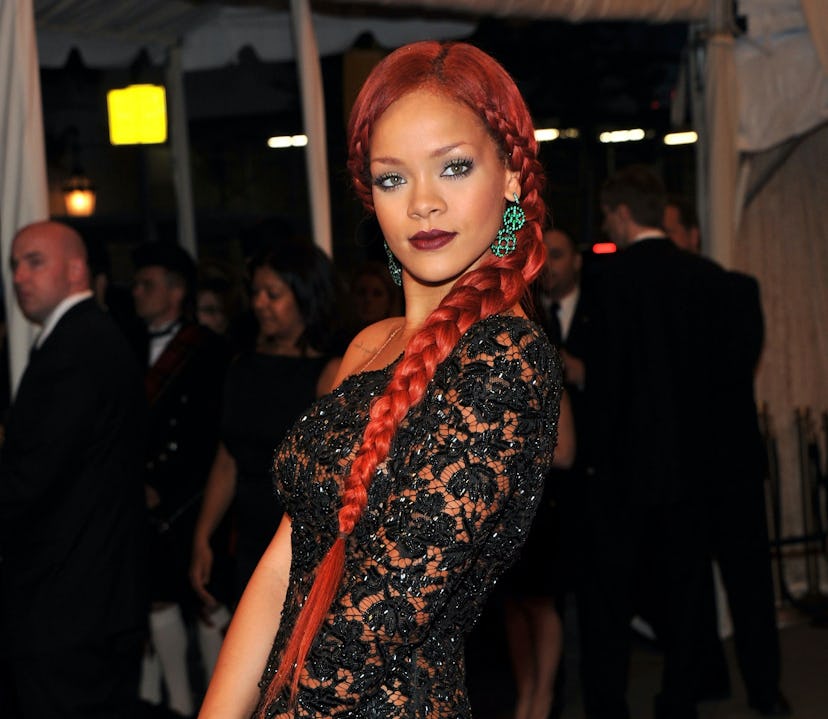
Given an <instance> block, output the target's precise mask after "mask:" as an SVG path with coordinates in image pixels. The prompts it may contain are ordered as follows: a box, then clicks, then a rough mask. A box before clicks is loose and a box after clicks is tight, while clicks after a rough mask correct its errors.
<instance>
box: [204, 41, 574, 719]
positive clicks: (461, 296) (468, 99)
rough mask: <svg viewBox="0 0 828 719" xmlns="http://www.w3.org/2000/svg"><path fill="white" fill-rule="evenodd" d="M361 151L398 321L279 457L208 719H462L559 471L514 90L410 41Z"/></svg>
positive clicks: (485, 71) (379, 75)
mask: <svg viewBox="0 0 828 719" xmlns="http://www.w3.org/2000/svg"><path fill="white" fill-rule="evenodd" d="M349 152H350V155H349V169H350V171H351V177H352V179H353V181H354V185H355V187H356V190H357V193H358V195H359V197H360V199H361V200H362V202H363V204H364V205H365V206H366V208H368V209H369V210H370V211H372V212H375V213H376V215H377V219H378V221H379V225H380V227H381V229H382V232H383V235H384V237H385V240H386V243H387V245H388V254H389V265H390V270H391V273H392V276H394V277H396V278H397V279H398V280H399V281H400V282H401V283H402V287H403V292H404V294H405V316H404V317H393V318H389V319H386V320H383V321H381V322H378V323H375V324H373V325H370V326H369V327H367V328H366V329H364V330H363V331H361V332H360V333H359V334H358V335H357V337H356V338H355V339H354V341H353V342H352V343H351V346H350V347H349V349H348V351H347V352H346V354H345V356H344V358H343V361H342V366H341V367H340V370H339V373H338V375H337V380H336V381H335V385H336V386H335V389H334V390H333V391H332V392H331V393H330V394H328V395H325V396H324V397H322V398H320V399H319V400H318V401H317V402H316V403H314V405H313V407H312V408H311V409H309V410H308V412H306V413H305V414H303V416H302V418H301V419H300V420H299V421H298V422H297V423H296V424H295V425H294V427H293V428H292V430H291V431H290V432H288V435H287V436H286V438H285V440H284V441H283V443H282V445H281V446H280V448H279V449H278V450H277V452H276V458H275V461H274V472H275V477H276V487H277V491H278V493H279V496H280V497H281V498H282V499H283V501H284V502H285V503H286V507H285V515H284V517H283V519H282V522H281V524H280V525H279V529H278V531H277V532H276V535H275V537H274V538H273V541H272V542H271V543H270V545H269V546H268V548H267V550H266V551H265V554H264V556H263V557H262V560H261V562H260V563H259V565H258V567H257V568H256V571H255V572H254V573H253V576H252V578H251V580H250V582H249V583H248V585H247V589H246V590H245V593H244V595H243V597H242V599H241V601H240V603H239V606H238V609H237V611H236V614H235V616H234V618H233V621H232V623H231V625H230V629H229V630H228V633H227V637H226V638H225V642H224V646H223V647H222V651H221V655H220V656H219V660H218V664H217V666H216V671H215V673H214V675H213V681H212V682H211V684H210V687H209V689H208V691H207V695H206V697H205V700H204V704H203V706H202V710H201V715H200V716H202V717H204V718H207V717H221V719H227V718H228V717H238V718H241V717H249V716H250V715H251V712H254V713H255V716H256V717H267V718H272V717H280V719H287V717H342V718H343V719H344V718H345V717H349V718H351V719H362V718H365V719H368V717H371V718H377V719H397V718H401V717H412V718H413V717H422V718H425V717H434V718H435V719H436V718H438V717H440V718H444V719H464V718H466V717H468V716H469V715H470V708H469V702H468V696H467V692H466V688H465V669H464V667H465V662H464V656H463V636H464V633H465V632H467V631H468V630H469V629H470V628H471V626H472V625H473V624H474V622H475V621H476V619H477V617H478V616H479V614H480V610H481V607H482V605H483V602H484V600H485V598H486V595H487V594H488V592H489V591H490V590H491V588H492V586H493V584H494V583H495V581H496V580H497V578H498V577H499V576H500V575H501V574H502V572H503V571H504V569H505V568H506V567H507V566H508V565H509V564H510V563H511V562H512V561H514V558H515V556H516V554H517V552H518V550H519V548H520V545H521V544H522V543H523V541H524V539H525V536H526V532H527V531H528V528H529V524H530V522H531V520H532V517H533V515H534V513H535V509H536V508H537V504H538V501H539V499H540V495H541V491H542V488H543V477H544V475H545V474H546V472H547V470H548V468H549V464H550V462H551V459H552V454H553V449H554V446H555V441H556V425H557V417H558V402H559V398H560V392H561V374H560V363H559V360H558V356H557V353H556V352H555V350H554V348H553V347H552V346H551V345H550V343H549V341H548V340H547V339H546V336H545V335H544V333H543V330H542V329H541V328H540V327H539V326H538V325H536V324H535V323H533V322H531V321H530V320H528V319H527V317H526V314H525V312H524V309H523V307H522V306H521V300H522V299H523V298H524V297H525V296H526V294H527V286H528V283H529V282H531V280H532V279H533V278H534V277H535V276H536V275H537V273H538V272H539V271H540V268H541V266H542V265H543V260H544V248H543V244H542V242H541V225H542V222H543V221H544V220H545V207H544V204H543V200H542V199H541V195H540V192H541V189H542V185H543V177H542V168H541V165H540V163H539V161H538V159H537V142H536V141H535V138H534V129H533V127H532V122H531V118H530V116H529V112H528V110H527V109H526V105H525V103H524V102H523V99H522V98H521V96H520V94H519V92H518V90H517V88H516V86H515V84H514V82H513V81H512V79H511V78H510V77H509V76H508V74H507V73H506V72H505V70H503V68H502V67H501V66H500V65H499V64H497V62H496V61H494V60H493V59H492V58H491V57H489V56H488V55H486V54H485V53H483V52H481V51H480V50H477V49H476V48H474V47H471V46H469V45H465V44H443V43H438V42H424V43H416V44H414V45H409V46H406V47H403V48H401V49H399V50H397V51H395V52H393V53H391V54H390V55H389V56H388V57H386V58H385V59H384V60H383V61H381V62H380V63H379V64H378V65H377V66H376V68H374V70H373V71H372V73H371V75H370V76H369V78H368V80H367V81H366V83H365V85H364V87H363V88H362V90H361V91H360V94H359V96H358V97H357V100H356V103H355V105H354V109H353V111H352V115H351V121H350V123H349ZM274 636H275V639H274Z"/></svg>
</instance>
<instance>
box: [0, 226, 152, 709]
mask: <svg viewBox="0 0 828 719" xmlns="http://www.w3.org/2000/svg"><path fill="white" fill-rule="evenodd" d="M10 261H11V269H12V272H13V280H14V291H15V295H16V297H17V302H18V304H19V306H20V309H21V311H22V312H23V314H24V315H25V316H26V318H27V319H29V320H30V321H31V322H33V323H35V324H37V325H39V327H40V331H39V333H38V335H37V337H36V340H35V343H34V346H33V348H32V353H31V355H30V358H29V362H28V365H27V367H26V369H25V372H24V374H23V377H22V379H21V382H20V386H19V388H18V391H17V396H16V398H15V400H14V402H13V404H12V407H11V410H10V413H9V419H8V423H7V428H6V440H5V443H4V445H3V449H2V454H0V556H2V563H0V652H2V653H4V655H5V656H4V661H5V662H6V663H7V665H8V667H9V668H10V674H11V681H12V687H13V691H12V694H13V696H7V695H4V696H0V716H13V717H15V716H20V717H26V718H28V717H32V718H34V717H37V719H47V718H50V717H55V718H57V717H61V719H68V718H69V717H72V718H75V717H77V718H80V717H84V718H90V719H91V717H99V718H103V717H113V718H114V717H130V716H132V715H133V713H134V711H135V708H136V707H135V697H136V695H137V681H138V673H139V667H140V657H141V646H142V642H143V638H144V634H145V633H144V623H145V616H146V602H145V597H146V592H145V588H144V579H143V563H144V548H143V544H144V542H143V533H144V531H145V517H144V494H143V484H142V477H141V467H142V459H143V455H142V450H143V417H144V413H145V407H144V399H143V386H142V382H141V376H140V372H139V370H138V367H137V366H136V363H135V361H134V359H133V354H132V353H131V351H130V349H129V347H128V345H127V344H126V341H125V340H124V339H123V336H122V335H121V333H120V331H119V330H118V328H117V326H116V325H115V324H114V322H113V321H112V320H111V319H110V318H109V317H108V316H107V314H106V313H105V312H104V311H102V310H101V309H100V308H99V307H98V305H97V303H96V302H95V300H94V299H93V298H92V293H91V292H90V290H89V271H88V268H87V263H86V252H85V249H84V245H83V242H82V240H81V238H80V236H79V235H78V234H77V233H76V232H75V231H74V230H72V229H71V228H70V227H68V226H66V225H62V224H59V223H56V222H40V223H36V224H32V225H28V226H27V227H24V228H23V229H22V230H20V231H19V232H18V234H17V236H16V237H15V239H14V242H13V244H12V251H11V259H10ZM15 712H17V713H15Z"/></svg>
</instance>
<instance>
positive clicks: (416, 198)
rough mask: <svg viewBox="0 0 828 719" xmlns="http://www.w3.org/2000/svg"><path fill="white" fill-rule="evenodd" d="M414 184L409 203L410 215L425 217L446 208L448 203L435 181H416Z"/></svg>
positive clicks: (419, 217)
mask: <svg viewBox="0 0 828 719" xmlns="http://www.w3.org/2000/svg"><path fill="white" fill-rule="evenodd" d="M413 184H414V187H413V189H412V192H411V196H410V198H409V203H408V214H409V216H410V217H414V218H418V219H425V218H427V217H430V216H431V215H433V214H434V213H439V212H443V211H444V210H445V209H446V203H445V201H444V200H443V197H442V195H441V194H440V193H439V192H438V190H437V188H436V187H435V186H434V184H433V183H431V182H415V183H413Z"/></svg>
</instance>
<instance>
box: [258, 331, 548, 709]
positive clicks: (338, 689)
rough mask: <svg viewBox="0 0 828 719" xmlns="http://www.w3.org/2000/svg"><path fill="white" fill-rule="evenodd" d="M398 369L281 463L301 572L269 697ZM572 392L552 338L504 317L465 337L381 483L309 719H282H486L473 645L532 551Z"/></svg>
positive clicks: (363, 376)
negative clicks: (355, 462)
mask: <svg viewBox="0 0 828 719" xmlns="http://www.w3.org/2000/svg"><path fill="white" fill-rule="evenodd" d="M393 366H394V365H392V366H391V367H388V368H385V369H382V370H377V371H370V372H363V373H360V374H356V375H353V376H351V377H349V378H348V379H346V380H345V381H344V382H343V383H342V384H341V385H340V386H339V387H338V388H337V389H336V390H334V392H332V393H331V394H329V395H327V396H325V397H323V398H321V399H320V400H318V401H317V402H316V403H315V404H314V405H313V406H312V407H311V408H310V410H309V411H308V412H307V414H305V415H304V416H303V417H302V418H301V419H300V420H299V421H298V422H297V423H296V425H295V426H294V427H293V429H292V431H291V432H289V433H288V435H287V437H286V439H285V441H284V442H283V443H282V445H281V446H280V448H279V449H278V450H277V452H276V457H275V463H274V470H275V474H276V485H277V491H278V493H279V495H280V497H281V498H282V501H283V503H284V505H285V507H286V510H287V512H288V514H289V515H290V517H291V519H292V523H293V524H292V564H291V569H290V582H289V586H288V590H287V598H286V600H285V608H284V610H283V614H282V621H281V626H280V628H279V631H278V633H277V635H276V639H275V642H274V646H273V650H272V652H271V655H270V659H269V661H268V665H267V667H266V669H265V672H264V676H263V679H262V682H261V686H262V687H265V686H266V685H267V683H268V682H269V680H270V678H271V677H272V674H273V672H274V671H275V669H276V667H277V666H278V663H279V659H280V658H281V652H282V649H283V647H284V645H285V643H286V641H287V638H288V636H289V634H290V631H291V628H292V627H293V625H294V623H295V620H296V616H297V614H298V611H299V609H300V607H301V603H302V601H303V600H304V597H306V596H307V592H308V590H309V587H310V585H311V582H312V579H313V576H314V570H315V568H316V566H317V564H318V563H319V562H320V560H321V559H322V557H323V556H324V554H325V553H326V551H327V549H328V548H329V547H330V545H331V544H332V542H333V540H334V538H335V537H336V534H337V526H338V525H337V517H336V512H337V509H338V508H339V505H340V495H341V493H342V483H343V479H344V477H345V474H346V472H347V469H348V467H349V466H350V464H351V461H352V459H353V457H354V453H355V450H356V448H357V447H358V445H359V442H360V439H361V437H362V432H363V430H364V427H365V423H366V421H367V412H368V407H369V405H370V402H371V399H372V398H373V397H375V396H377V395H378V394H380V393H381V392H382V390H383V388H384V387H385V386H386V384H387V382H388V380H389V378H390V376H391V372H392V369H393ZM560 392H561V372H560V362H559V360H558V356H557V353H556V352H555V350H554V349H553V347H552V346H551V345H550V344H549V342H548V340H547V339H546V336H545V334H544V333H543V331H542V330H541V329H540V328H539V327H538V326H537V325H535V324H533V323H531V322H529V321H528V320H525V319H523V318H518V317H514V316H507V315H498V316H492V317H489V318H488V319H485V320H481V321H480V322H478V323H476V324H475V325H474V326H472V327H471V328H470V329H469V330H468V331H467V332H466V333H465V335H464V336H463V337H462V338H461V339H460V342H459V343H458V345H457V347H455V349H454V350H453V352H452V353H451V355H450V356H449V357H448V358H447V359H446V360H445V361H444V362H443V363H441V364H440V366H439V367H438V368H437V371H436V373H435V376H434V378H433V379H432V381H431V382H430V384H429V385H428V388H427V390H426V393H425V396H424V398H423V400H422V402H421V403H420V404H418V405H417V406H416V407H414V408H412V409H411V410H409V413H408V415H407V416H406V418H405V419H404V421H403V423H402V425H401V426H400V428H399V429H398V431H397V433H396V435H395V438H394V440H393V442H392V445H391V449H390V452H389V458H388V460H387V461H386V462H383V463H382V464H381V465H380V466H379V468H378V469H377V474H376V477H375V479H374V480H373V482H372V484H371V487H370V489H369V492H368V506H367V509H366V511H365V513H364V515H363V517H362V519H361V520H360V522H359V524H358V526H357V528H356V530H355V532H354V533H353V535H352V536H351V537H349V539H348V545H347V554H346V556H347V558H346V566H345V575H344V580H343V583H342V587H341V589H340V591H339V594H338V595H337V598H336V599H335V600H334V603H333V605H332V608H331V610H330V612H329V614H328V616H327V618H326V620H325V621H324V623H323V625H322V628H321V630H320V633H319V635H318V636H317V638H316V640H315V642H314V645H313V647H312V648H311V650H310V653H309V655H308V660H307V662H306V663H305V667H304V669H303V670H302V675H301V678H300V685H299V693H298V697H297V705H296V706H295V707H294V708H290V707H289V703H288V699H287V697H286V696H284V695H283V696H282V697H281V698H280V699H278V700H277V701H276V702H275V703H274V704H273V705H271V706H269V707H268V708H267V716H268V717H277V716H278V717H287V716H300V717H322V716H324V717H353V718H354V719H363V718H364V719H367V718H368V717H371V718H372V719H373V718H377V719H380V718H389V719H390V718H391V717H412V718H413V717H422V718H423V719H425V718H426V717H441V718H442V717H445V718H451V719H457V718H462V717H468V716H469V715H470V709H469V702H468V697H467V694H466V688H465V664H464V657H463V635H464V633H465V632H468V631H469V629H471V627H472V625H473V624H474V622H475V621H476V620H477V618H478V616H479V614H480V611H481V608H482V605H483V603H484V600H485V598H486V596H487V594H488V593H489V591H490V590H491V589H492V586H493V585H494V583H495V582H496V581H497V579H498V577H499V576H500V575H501V574H502V573H503V571H504V570H505V569H506V568H507V567H508V566H509V565H510V564H511V563H512V562H513V561H514V559H515V556H516V554H517V552H518V550H519V548H520V546H521V544H522V543H523V541H524V539H525V537H526V533H527V531H528V529H529V525H530V523H531V520H532V517H533V515H534V513H535V509H536V507H537V504H538V501H539V499H540V496H541V492H542V485H543V478H544V476H545V475H546V473H547V470H548V469H549V463H550V460H551V457H552V451H553V449H554V445H555V441H556V432H557V418H558V403H559V399H560Z"/></svg>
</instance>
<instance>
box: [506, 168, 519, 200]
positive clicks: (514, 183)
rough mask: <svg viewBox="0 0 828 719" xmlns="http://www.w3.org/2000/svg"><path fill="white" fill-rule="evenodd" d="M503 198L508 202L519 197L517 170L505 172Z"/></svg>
mask: <svg viewBox="0 0 828 719" xmlns="http://www.w3.org/2000/svg"><path fill="white" fill-rule="evenodd" d="M505 181H506V182H505V187H504V188H503V197H505V198H506V199H507V200H508V201H509V202H514V201H515V195H517V196H518V197H520V173H519V172H518V171H517V170H509V169H507V170H506V177H505Z"/></svg>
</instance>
